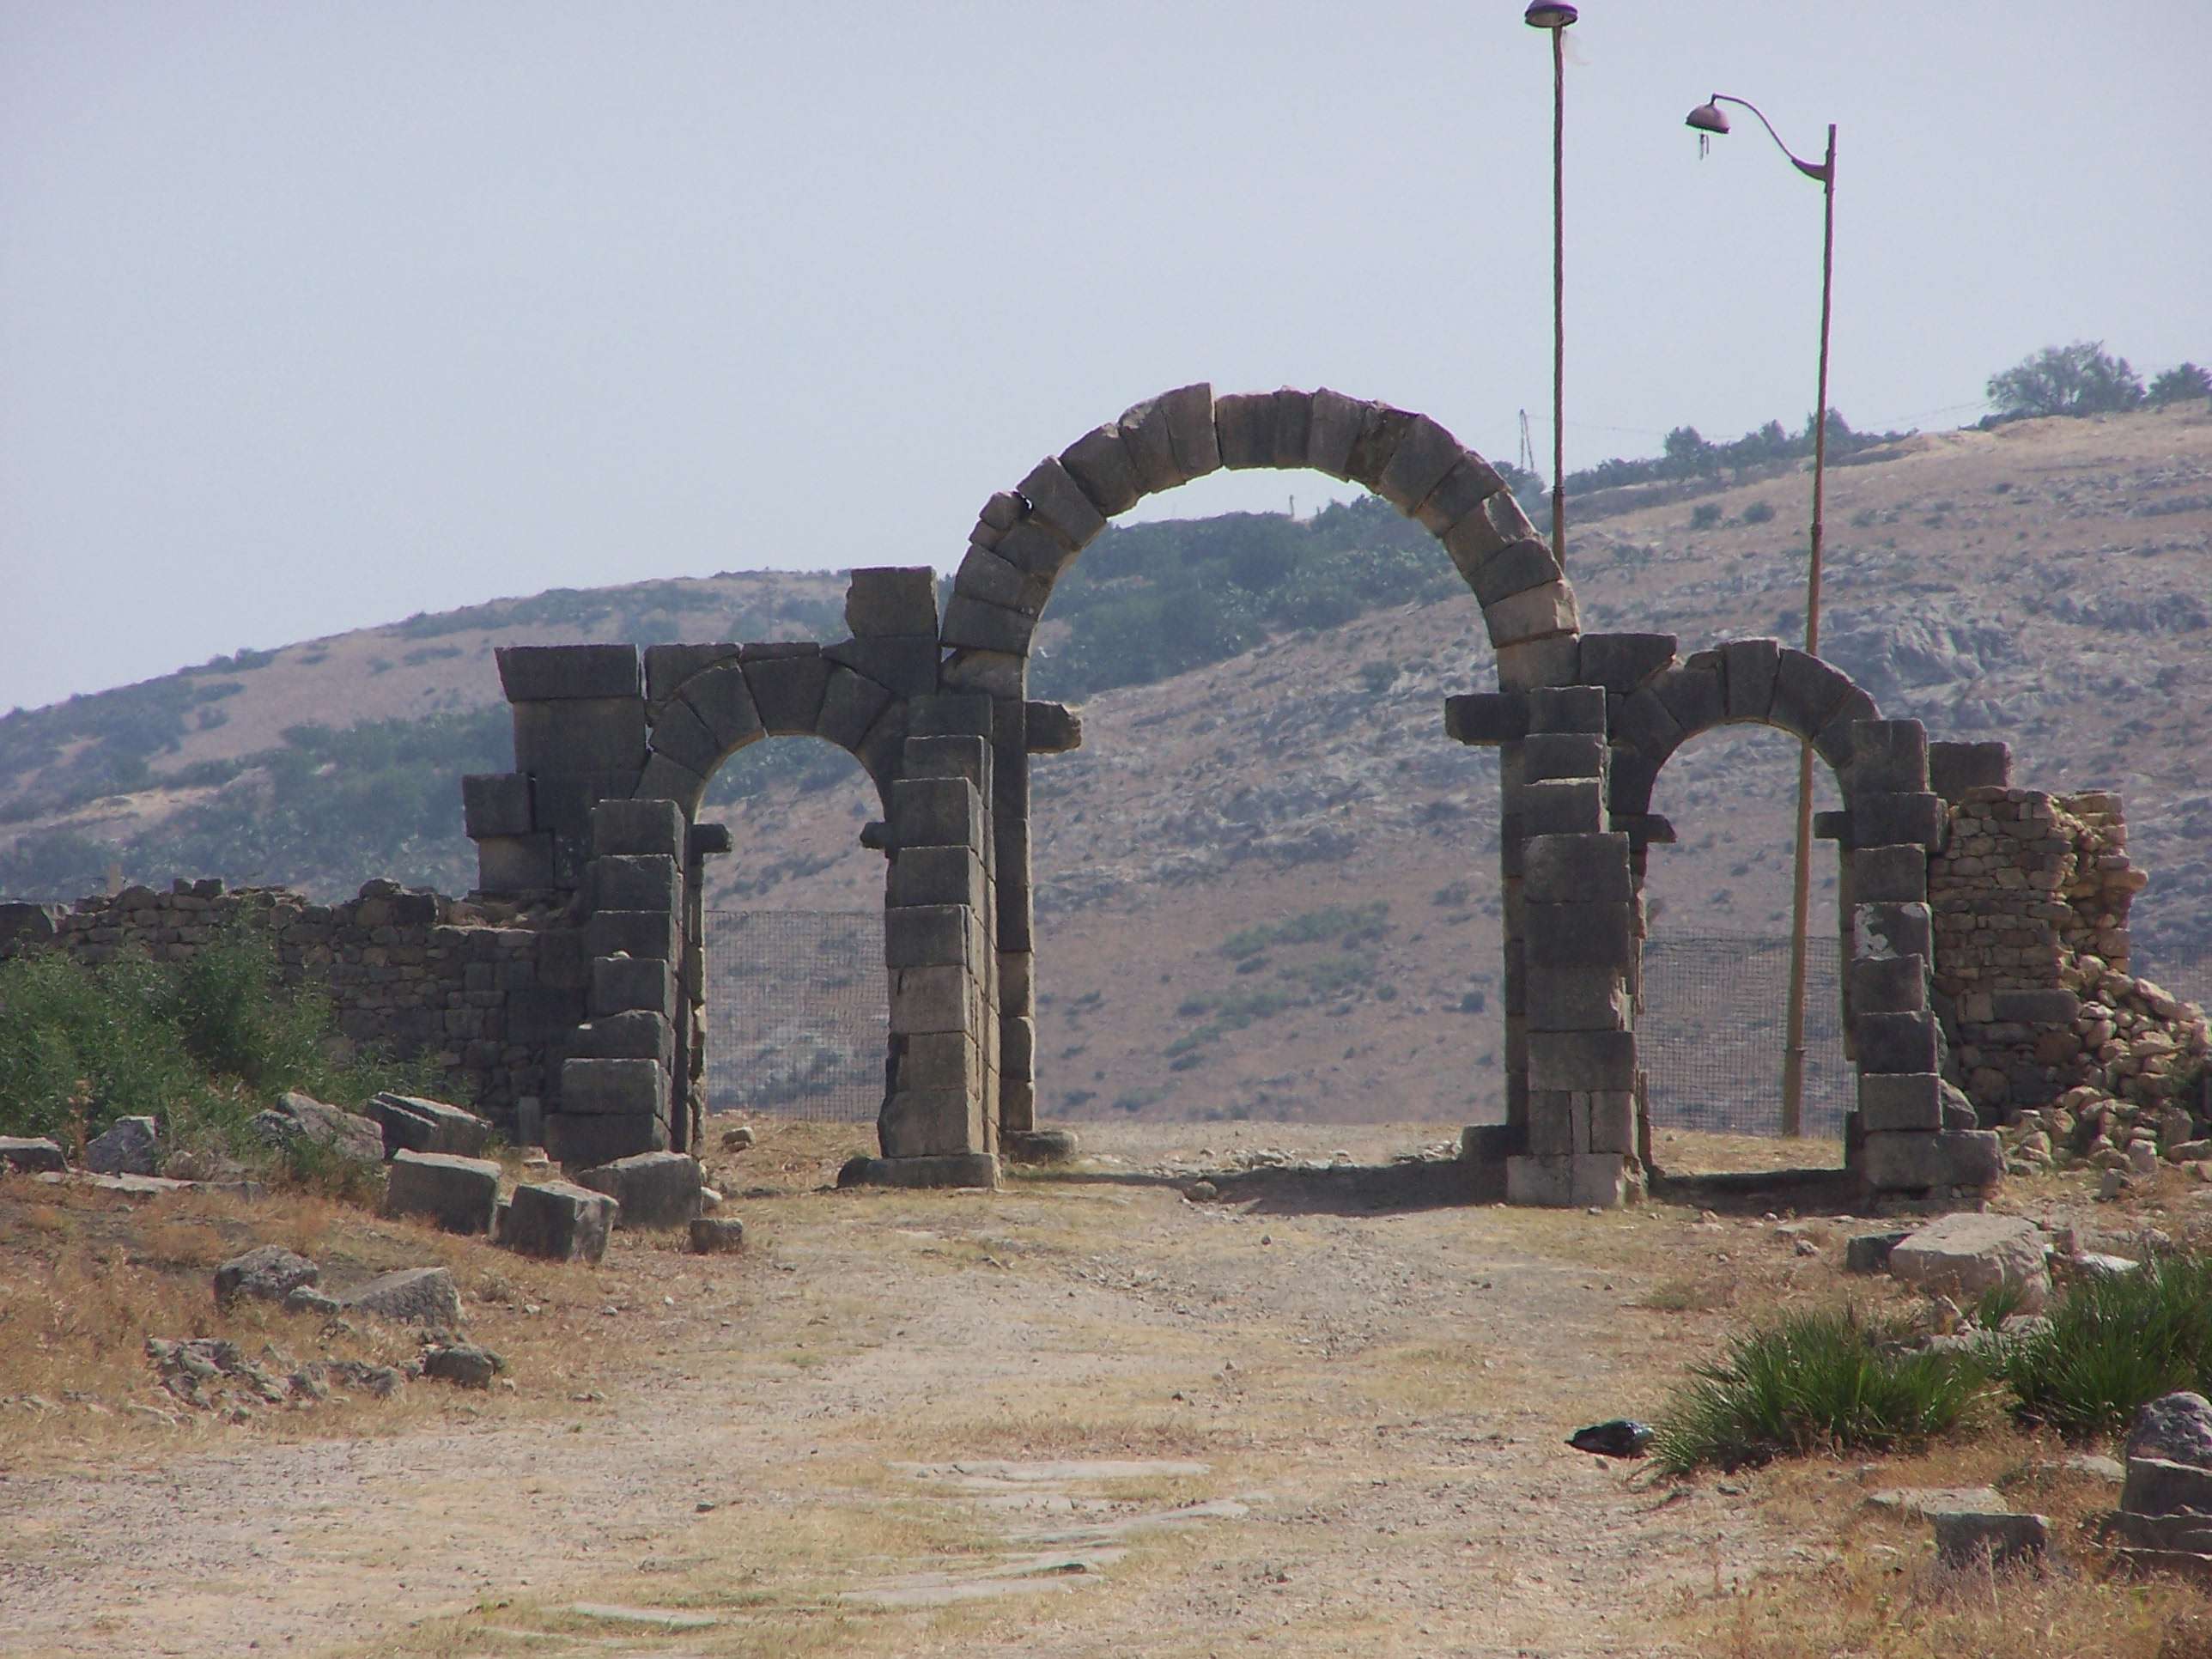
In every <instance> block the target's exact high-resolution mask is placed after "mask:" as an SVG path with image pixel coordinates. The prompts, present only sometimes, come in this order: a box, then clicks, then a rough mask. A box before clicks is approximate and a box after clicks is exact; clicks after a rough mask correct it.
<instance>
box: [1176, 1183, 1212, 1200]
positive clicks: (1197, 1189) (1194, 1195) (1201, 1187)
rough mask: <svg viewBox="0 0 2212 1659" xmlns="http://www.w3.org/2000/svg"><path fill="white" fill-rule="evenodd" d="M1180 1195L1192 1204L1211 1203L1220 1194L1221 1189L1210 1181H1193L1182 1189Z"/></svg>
mask: <svg viewBox="0 0 2212 1659" xmlns="http://www.w3.org/2000/svg"><path fill="white" fill-rule="evenodd" d="M1182 1195H1183V1196H1184V1197H1185V1198H1187V1199H1188V1200H1190V1201H1191V1202H1192V1203H1194V1204H1211V1203H1212V1202H1213V1200H1215V1199H1217V1198H1218V1197H1220V1196H1221V1189H1220V1188H1218V1187H1217V1186H1215V1185H1214V1184H1213V1183H1212V1182H1210V1181H1194V1182H1191V1183H1190V1185H1189V1186H1188V1187H1186V1188H1183V1189H1182Z"/></svg>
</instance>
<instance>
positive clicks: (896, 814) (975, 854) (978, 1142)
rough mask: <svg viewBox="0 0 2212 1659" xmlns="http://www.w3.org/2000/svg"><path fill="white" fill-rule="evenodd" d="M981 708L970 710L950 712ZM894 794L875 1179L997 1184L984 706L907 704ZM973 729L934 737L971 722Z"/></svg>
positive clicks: (994, 969) (994, 974)
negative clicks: (911, 707) (884, 1082)
mask: <svg viewBox="0 0 2212 1659" xmlns="http://www.w3.org/2000/svg"><path fill="white" fill-rule="evenodd" d="M969 702H981V703H982V704H983V708H982V709H981V712H980V713H978V712H977V711H976V710H975V709H973V708H965V709H963V708H960V707H958V706H957V705H960V704H963V703H969ZM988 720H989V706H988V700H987V699H969V698H962V697H945V696H935V697H929V698H923V699H919V700H917V702H916V706H915V728H916V734H915V735H912V736H909V737H908V738H907V740H906V750H905V756H904V759H903V763H902V775H901V776H900V778H899V780H898V781H896V783H894V784H893V785H892V786H891V791H890V819H889V821H888V833H889V836H890V842H891V845H892V848H893V854H892V862H891V876H890V892H889V894H888V900H887V908H885V910H884V966H885V969H886V970H887V971H888V972H889V974H890V1031H891V1036H890V1042H891V1054H890V1065H889V1066H888V1067H887V1068H886V1070H887V1072H888V1074H889V1076H888V1082H889V1089H888V1091H887V1093H886V1095H885V1097H884V1109H883V1114H882V1117H881V1119H880V1120H879V1122H878V1133H879V1134H880V1137H881V1140H882V1146H883V1157H882V1158H880V1159H875V1160H869V1161H868V1163H869V1164H870V1165H871V1166H884V1167H871V1168H870V1169H869V1170H868V1171H867V1174H868V1175H869V1176H872V1177H874V1178H878V1179H884V1180H893V1181H897V1182H902V1183H904V1184H910V1185H932V1186H975V1185H983V1186H988V1185H993V1184H995V1182H996V1181H997V1179H998V1164H999V1160H998V1152H997V1139H998V1128H999V1125H998V1102H997V1098H996V1088H997V1079H998V1073H999V1052H998V1051H999V1025H998V1018H997V1014H998V1007H997V1003H998V997H997V984H998V977H999V975H998V953H997V951H996V950H995V949H994V941H993V935H992V927H991V921H992V908H993V902H994V897H993V892H992V888H993V880H992V876H993V871H992V864H993V856H992V848H991V839H990V825H989V815H988V813H987V810H986V803H987V801H988V800H989V799H990V795H991V769H992V762H993V754H992V748H991V744H990V742H989V738H988V735H987V730H988ZM978 723H981V724H982V725H983V726H985V728H986V729H985V731H984V732H957V731H945V730H933V729H931V728H932V727H942V726H958V725H963V724H966V725H975V724H978Z"/></svg>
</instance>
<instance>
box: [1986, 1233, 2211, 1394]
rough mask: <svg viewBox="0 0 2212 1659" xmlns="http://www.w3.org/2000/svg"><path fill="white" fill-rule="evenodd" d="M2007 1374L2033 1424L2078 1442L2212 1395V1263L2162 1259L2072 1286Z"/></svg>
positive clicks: (2005, 1368) (2009, 1361) (2020, 1348)
mask: <svg viewBox="0 0 2212 1659" xmlns="http://www.w3.org/2000/svg"><path fill="white" fill-rule="evenodd" d="M2002 1375H2003V1376H2004V1380H2005V1381H2006V1382H2007V1383H2010V1384H2011V1385H2012V1390H2013V1392H2014V1394H2015V1395H2018V1396H2019V1404H2018V1405H2017V1406H2016V1407H2015V1412H2016V1413H2017V1414H2018V1415H2019V1416H2020V1417H2021V1419H2023V1420H2024V1421H2027V1422H2030V1423H2041V1424H2045V1425H2048V1426H2050V1427H2051V1428H2054V1429H2057V1431H2059V1432H2060V1433H2062V1434H2067V1435H2073V1436H2086V1435H2094V1434H2118V1433H2119V1432H2121V1431H2124V1429H2126V1427H2127V1426H2128V1424H2129V1423H2130V1420H2132V1419H2133V1418H2134V1416H2135V1414H2136V1408H2137V1407H2140V1406H2142V1404H2143V1402H2144V1401H2148V1400H2154V1399H2156V1398H2157V1397H2158V1396H2159V1395H2162V1394H2171V1393H2172V1392H2173V1390H2175V1389H2197V1390H2199V1391H2202V1390H2203V1389H2205V1388H2207V1387H2208V1386H2212V1261H2208V1260H2204V1259H2201V1258H2196V1257H2190V1256H2179V1255H2157V1256H2153V1257H2151V1258H2150V1259H2148V1261H2144V1262H2143V1263H2142V1266H2140V1267H2137V1268H2136V1270H2135V1271H2134V1272H2132V1273H2118V1274H2115V1275H2113V1276H2112V1277H2111V1278H2098V1279H2083V1280H2081V1282H2079V1283H2077V1284H2075V1285H2070V1286H2069V1287H2068V1288H2067V1290H2066V1291H2065V1292H2064V1293H2063V1295H2061V1296H2060V1297H2059V1298H2058V1300H2057V1304H2056V1305H2054V1306H2053V1307H2052V1308H2051V1322H2050V1323H2049V1324H2048V1325H2047V1326H2045V1327H2042V1328H2039V1329H2037V1330H2035V1331H2033V1332H2030V1333H2028V1334H2026V1335H2023V1336H2022V1337H2021V1338H2020V1339H2019V1340H2016V1341H2014V1342H2012V1343H2009V1344H2008V1345H2007V1347H2006V1350H2005V1353H2004V1360H2003V1364H2002Z"/></svg>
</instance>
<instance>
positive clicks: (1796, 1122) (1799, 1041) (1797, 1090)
mask: <svg viewBox="0 0 2212 1659" xmlns="http://www.w3.org/2000/svg"><path fill="white" fill-rule="evenodd" d="M1821 173H1822V180H1821V198H1822V208H1823V223H1822V226H1821V231H1820V393H1819V403H1818V406H1817V407H1816V408H1815V409H1814V412H1813V422H1814V425H1813V537H1812V552H1813V556H1812V560H1811V563H1810V567H1809V568H1808V571H1807V574H1806V577H1805V654H1806V655H1807V656H1808V657H1817V656H1819V655H1820V530H1821V523H1820V513H1821V507H1822V500H1823V498H1822V488H1821V487H1822V485H1823V484H1824V483H1826V473H1827V459H1828V319H1829V314H1830V311H1831V301H1832V296H1833V292H1834V284H1835V270H1836V129H1835V125H1834V123H1832V122H1831V123H1830V124H1829V126H1828V160H1827V164H1826V167H1823V168H1822V169H1821ZM1812 861H1813V745H1812V744H1811V743H1810V742H1809V741H1808V742H1807V743H1806V744H1804V745H1803V746H1802V748H1801V749H1800V750H1799V751H1798V756H1797V871H1796V881H1795V882H1794V883H1793V884H1792V886H1791V890H1790V1024H1789V1034H1788V1036H1787V1037H1786V1038H1785V1039H1784V1046H1783V1051H1782V1133H1784V1134H1785V1135H1802V1134H1803V1133H1805V929H1806V921H1807V912H1808V909H1809V908H1811V892H1810V887H1811V875H1812Z"/></svg>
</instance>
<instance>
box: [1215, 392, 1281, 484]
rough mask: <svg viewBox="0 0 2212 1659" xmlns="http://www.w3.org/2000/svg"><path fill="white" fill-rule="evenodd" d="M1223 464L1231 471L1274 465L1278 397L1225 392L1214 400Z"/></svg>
mask: <svg viewBox="0 0 2212 1659" xmlns="http://www.w3.org/2000/svg"><path fill="white" fill-rule="evenodd" d="M1213 428H1214V434H1215V437H1216V439H1217V440H1218V442H1219V444H1220V446H1221V465H1224V466H1225V467H1227V468H1229V469H1230V470H1231V471H1243V470H1246V469H1249V468H1251V467H1255V466H1270V467H1271V466H1273V465H1275V394H1274V393H1273V392H1225V393H1224V394H1223V395H1222V396H1220V397H1218V398H1215V399H1214V400H1213Z"/></svg>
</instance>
